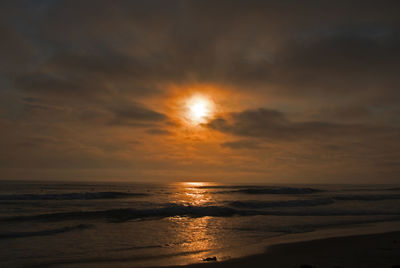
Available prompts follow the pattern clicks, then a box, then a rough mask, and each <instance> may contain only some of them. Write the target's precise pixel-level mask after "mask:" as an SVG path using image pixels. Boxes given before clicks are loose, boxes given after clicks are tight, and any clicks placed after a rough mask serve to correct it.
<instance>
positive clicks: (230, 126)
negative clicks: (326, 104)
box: [207, 108, 400, 141]
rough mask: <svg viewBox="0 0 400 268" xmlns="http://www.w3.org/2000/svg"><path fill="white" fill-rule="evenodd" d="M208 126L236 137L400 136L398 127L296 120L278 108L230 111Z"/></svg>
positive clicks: (284, 138)
mask: <svg viewBox="0 0 400 268" xmlns="http://www.w3.org/2000/svg"><path fill="white" fill-rule="evenodd" d="M207 126H208V127H209V128H211V129H214V130H218V131H221V132H225V133H229V134H233V135H237V136H243V137H255V138H263V139H267V140H272V141H280V140H284V141H299V140H315V139H318V140H332V139H351V138H354V137H363V136H365V135H370V134H389V135H395V136H397V137H398V136H399V135H400V130H399V129H396V128H388V127H374V126H368V125H362V124H339V123H330V122H319V121H308V122H295V121H292V120H289V119H288V118H287V116H285V115H284V114H283V113H281V112H279V111H276V110H270V109H264V108H259V109H256V110H245V111H243V112H239V113H232V114H231V115H230V116H229V118H217V119H214V120H213V121H211V122H210V123H208V124H207Z"/></svg>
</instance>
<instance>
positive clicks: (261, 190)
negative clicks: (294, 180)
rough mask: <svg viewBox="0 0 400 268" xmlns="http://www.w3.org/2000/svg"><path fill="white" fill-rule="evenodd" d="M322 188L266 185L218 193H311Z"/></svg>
mask: <svg viewBox="0 0 400 268" xmlns="http://www.w3.org/2000/svg"><path fill="white" fill-rule="evenodd" d="M321 191H322V190H319V189H313V188H293V187H268V188H244V189H238V190H231V191H221V192H218V193H240V194H252V195H256V194H260V195H262V194H313V193H318V192H321Z"/></svg>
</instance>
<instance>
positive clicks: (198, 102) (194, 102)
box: [186, 95, 213, 124]
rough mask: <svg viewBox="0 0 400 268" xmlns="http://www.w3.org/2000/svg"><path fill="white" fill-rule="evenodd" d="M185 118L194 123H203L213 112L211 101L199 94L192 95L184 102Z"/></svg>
mask: <svg viewBox="0 0 400 268" xmlns="http://www.w3.org/2000/svg"><path fill="white" fill-rule="evenodd" d="M186 110H187V116H186V117H187V118H188V119H189V120H190V121H191V122H192V123H194V124H201V123H205V122H206V121H207V120H208V119H209V118H210V116H211V115H212V112H213V102H212V101H211V100H210V99H209V98H207V97H205V96H201V95H195V96H192V97H191V98H189V99H188V100H187V103H186Z"/></svg>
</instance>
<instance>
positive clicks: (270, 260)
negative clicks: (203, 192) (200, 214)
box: [170, 232, 400, 268]
mask: <svg viewBox="0 0 400 268" xmlns="http://www.w3.org/2000/svg"><path fill="white" fill-rule="evenodd" d="M307 265H309V266H307ZM396 265H400V232H390V233H383V234H369V235H357V236H347V237H336V238H327V239H318V240H313V241H306V242H296V243H289V244H280V245H274V246H271V247H268V248H267V249H266V251H265V253H263V254H258V255H254V256H248V257H244V258H239V259H232V260H227V261H223V262H218V261H216V262H215V261H210V262H205V263H200V264H192V265H187V266H170V267H171V268H172V267H181V268H182V267H185V268H192V267H193V268H194V267H196V268H198V267H203V268H212V267H246V268H251V267H264V268H274V267H276V268H298V267H316V268H325V267H326V268H339V267H342V268H346V267H349V268H372V267H374V268H385V267H397V266H396ZM398 267H400V266H398Z"/></svg>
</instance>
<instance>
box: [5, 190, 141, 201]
mask: <svg viewBox="0 0 400 268" xmlns="http://www.w3.org/2000/svg"><path fill="white" fill-rule="evenodd" d="M139 196H148V194H144V193H126V192H86V193H65V194H9V195H0V201H6V200H90V199H116V198H129V197H139Z"/></svg>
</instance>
